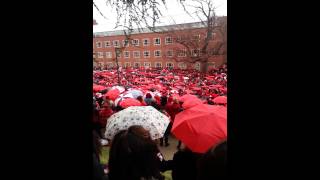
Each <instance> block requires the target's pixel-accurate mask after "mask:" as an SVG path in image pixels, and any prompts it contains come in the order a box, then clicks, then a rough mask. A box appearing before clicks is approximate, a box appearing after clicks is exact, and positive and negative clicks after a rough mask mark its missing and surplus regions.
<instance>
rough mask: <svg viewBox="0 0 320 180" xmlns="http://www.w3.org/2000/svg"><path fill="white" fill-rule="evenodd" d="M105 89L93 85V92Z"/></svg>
mask: <svg viewBox="0 0 320 180" xmlns="http://www.w3.org/2000/svg"><path fill="white" fill-rule="evenodd" d="M105 89H107V87H105V86H101V85H97V84H93V92H98V91H102V90H105Z"/></svg>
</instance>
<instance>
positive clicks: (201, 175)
mask: <svg viewBox="0 0 320 180" xmlns="http://www.w3.org/2000/svg"><path fill="white" fill-rule="evenodd" d="M226 176H227V141H223V142H222V143H221V144H218V145H217V146H215V147H212V148H211V149H209V150H208V151H207V152H206V153H205V154H204V155H203V156H202V157H201V159H200V160H199V162H198V178H197V180H211V179H225V178H226Z"/></svg>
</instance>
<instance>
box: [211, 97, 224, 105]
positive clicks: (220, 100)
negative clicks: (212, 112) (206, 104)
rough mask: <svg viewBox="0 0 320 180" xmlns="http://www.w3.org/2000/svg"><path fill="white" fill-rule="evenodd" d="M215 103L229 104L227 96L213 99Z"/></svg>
mask: <svg viewBox="0 0 320 180" xmlns="http://www.w3.org/2000/svg"><path fill="white" fill-rule="evenodd" d="M213 102H214V103H215V104H227V96H218V97H216V98H214V99H213Z"/></svg>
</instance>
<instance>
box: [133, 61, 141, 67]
mask: <svg viewBox="0 0 320 180" xmlns="http://www.w3.org/2000/svg"><path fill="white" fill-rule="evenodd" d="M136 64H139V68H140V67H141V62H133V67H134V68H136Z"/></svg>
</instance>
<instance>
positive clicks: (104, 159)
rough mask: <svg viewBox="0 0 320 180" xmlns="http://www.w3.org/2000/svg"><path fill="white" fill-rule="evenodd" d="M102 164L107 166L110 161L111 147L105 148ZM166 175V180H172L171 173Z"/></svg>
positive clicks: (168, 172) (102, 154) (102, 153)
mask: <svg viewBox="0 0 320 180" xmlns="http://www.w3.org/2000/svg"><path fill="white" fill-rule="evenodd" d="M100 160H101V164H107V163H108V161H109V147H106V146H103V147H102V152H101V155H100ZM162 175H164V177H165V180H172V178H171V171H166V172H164V173H162Z"/></svg>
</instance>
